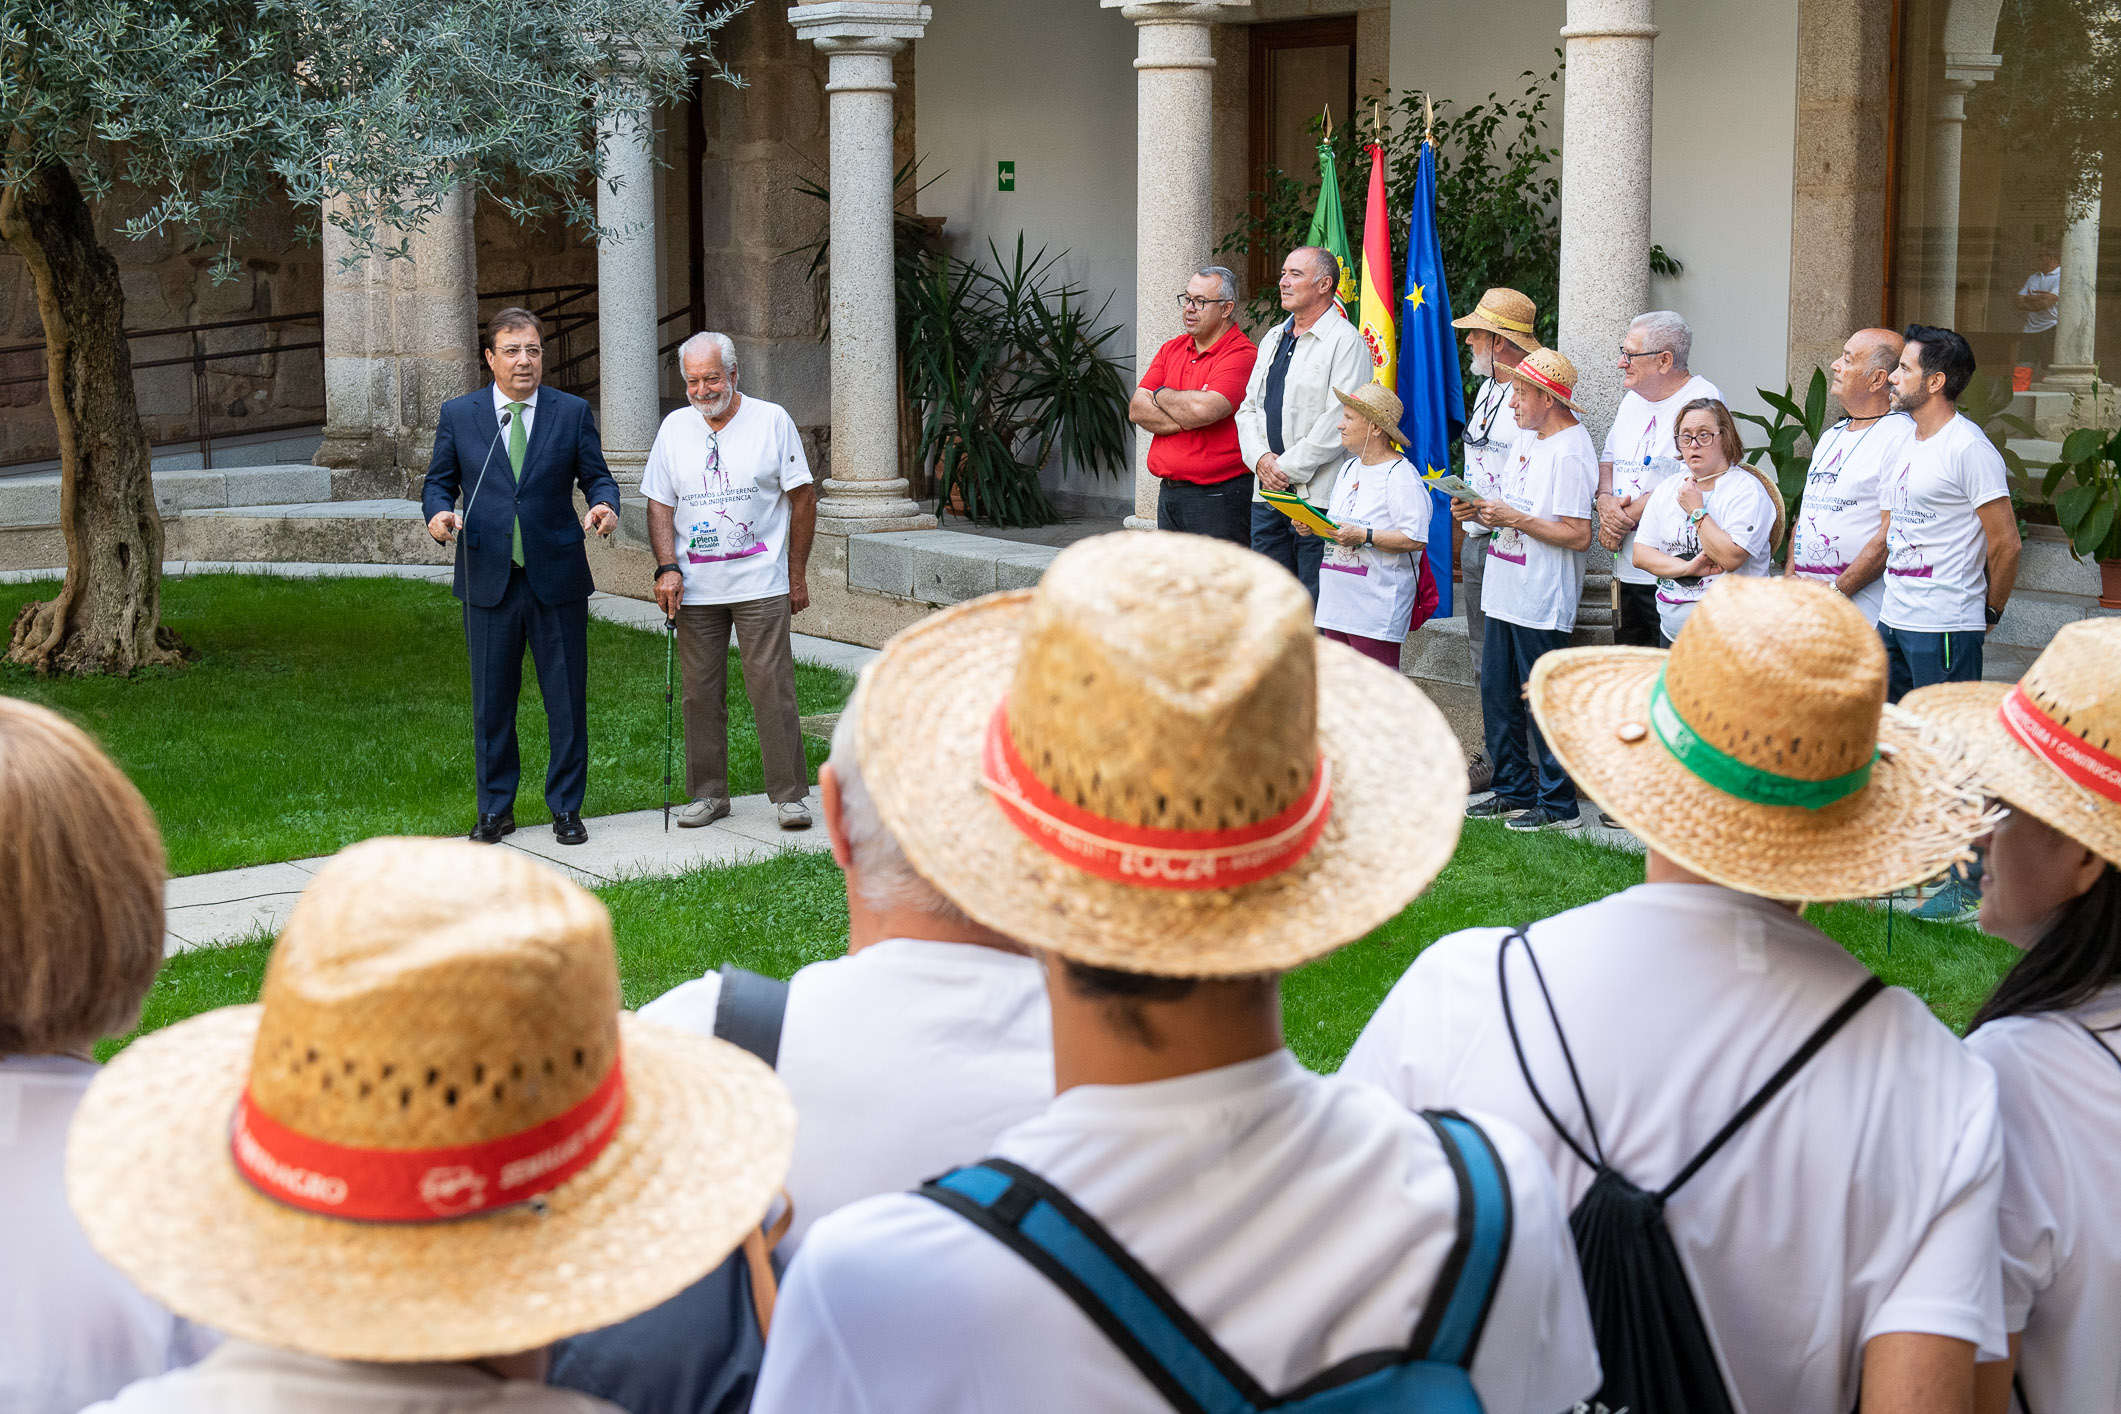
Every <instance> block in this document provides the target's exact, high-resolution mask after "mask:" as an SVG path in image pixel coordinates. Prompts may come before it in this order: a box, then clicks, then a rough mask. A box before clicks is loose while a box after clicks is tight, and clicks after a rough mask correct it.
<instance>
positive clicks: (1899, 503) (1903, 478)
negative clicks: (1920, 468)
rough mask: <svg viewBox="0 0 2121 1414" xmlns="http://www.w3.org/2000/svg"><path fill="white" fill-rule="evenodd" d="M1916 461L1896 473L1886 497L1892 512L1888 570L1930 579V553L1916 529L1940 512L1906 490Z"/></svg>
mask: <svg viewBox="0 0 2121 1414" xmlns="http://www.w3.org/2000/svg"><path fill="white" fill-rule="evenodd" d="M1914 465H1915V464H1914V462H1913V461H1909V462H1906V463H1904V464H1903V465H1902V466H1901V468H1900V470H1899V471H1898V472H1896V473H1895V474H1894V476H1893V491H1892V495H1891V497H1890V498H1889V499H1888V500H1887V501H1886V509H1887V510H1888V511H1890V512H1892V517H1893V518H1892V520H1891V522H1890V523H1889V525H1888V533H1887V535H1886V546H1885V572H1886V573H1887V574H1891V575H1900V576H1903V577H1905V578H1909V579H1928V578H1929V577H1930V573H1931V566H1930V561H1929V556H1928V554H1927V553H1925V552H1924V549H1923V547H1922V545H1921V544H1920V543H1919V542H1918V541H1917V539H1916V537H1915V534H1914V532H1915V531H1917V530H1918V529H1922V528H1925V527H1927V526H1928V525H1929V524H1930V523H1931V522H1932V521H1934V520H1936V519H1937V512H1936V511H1935V510H1933V509H1932V508H1930V507H1928V506H1917V505H1915V504H1914V502H1913V499H1912V498H1911V497H1910V496H1909V495H1908V493H1907V483H1908V473H1909V472H1910V471H1912V470H1913V469H1914Z"/></svg>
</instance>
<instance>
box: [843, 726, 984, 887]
mask: <svg viewBox="0 0 2121 1414" xmlns="http://www.w3.org/2000/svg"><path fill="white" fill-rule="evenodd" d="M861 700H862V691H861V689H860V688H859V687H857V688H855V690H854V695H853V696H852V697H850V698H848V699H847V706H846V707H845V709H844V710H842V711H841V713H840V720H839V724H838V725H837V726H835V727H834V728H833V729H832V754H831V756H829V757H827V758H826V761H825V764H826V765H828V766H830V767H831V768H832V775H833V778H834V779H835V780H836V781H838V782H839V790H840V828H841V829H843V830H844V831H846V833H847V851H848V853H850V854H852V855H853V856H854V867H855V868H857V869H859V870H860V871H861V875H862V883H861V887H862V898H863V900H864V901H865V902H866V903H868V905H869V906H870V907H871V908H879V909H882V908H905V909H912V910H915V911H916V912H920V913H925V914H927V915H928V916H929V917H931V918H934V919H936V920H937V921H939V922H942V923H946V924H950V925H952V926H954V927H958V928H968V927H971V926H972V920H971V919H969V918H967V917H966V916H965V915H964V913H963V912H962V911H961V910H960V909H959V908H958V907H957V905H956V904H954V903H952V902H950V900H948V899H946V898H944V897H943V896H942V895H941V894H940V893H938V892H936V889H935V886H934V885H933V884H931V883H929V882H928V881H927V880H926V879H923V878H922V877H921V876H920V875H919V874H917V873H915V872H914V868H913V865H912V863H911V862H909V861H908V860H907V858H906V852H905V851H904V850H903V849H901V848H899V842H898V839H897V838H896V837H895V836H894V835H893V834H892V833H891V831H890V830H889V829H888V828H887V827H886V826H885V824H884V821H883V817H882V816H880V815H878V814H877V813H876V802H875V801H874V800H871V799H870V798H869V787H868V784H867V783H866V782H864V781H863V780H862V768H861V764H860V763H859V762H858V761H857V760H856V759H855V745H854V732H855V725H854V724H855V721H856V719H857V713H858V712H859V711H860V708H861Z"/></svg>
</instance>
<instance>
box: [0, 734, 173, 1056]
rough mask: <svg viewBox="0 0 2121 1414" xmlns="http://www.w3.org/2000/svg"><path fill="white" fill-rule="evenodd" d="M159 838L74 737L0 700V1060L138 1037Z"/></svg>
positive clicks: (159, 877) (123, 784)
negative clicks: (131, 1034) (134, 1030)
mask: <svg viewBox="0 0 2121 1414" xmlns="http://www.w3.org/2000/svg"><path fill="white" fill-rule="evenodd" d="M165 874H166V865H165V863H164V859H163V854H162V835H161V832H160V831H158V830H157V829H156V828H155V817H154V816H153V814H151V813H150V812H149V810H148V808H147V802H146V801H145V800H142V799H141V798H140V792H139V791H137V790H135V789H134V788H133V783H132V782H131V781H129V780H127V779H126V778H125V773H124V772H122V771H120V770H119V769H118V768H117V767H116V766H115V765H113V764H112V763H111V760H110V758H109V757H108V756H105V755H104V754H103V752H102V750H101V749H100V748H98V747H97V745H96V744H95V742H93V741H91V740H90V739H89V737H88V735H87V734H86V733H85V732H83V731H82V730H81V729H80V728H79V727H76V726H75V725H74V724H73V723H71V722H69V721H67V720H66V719H65V718H63V717H61V716H59V715H58V714H57V713H56V712H51V711H48V710H46V709H45V708H43V707H38V706H35V705H34V704H31V703H28V702H22V701H18V700H16V699H14V698H0V1055H43V1054H49V1053H52V1052H56V1051H63V1050H67V1049H69V1048H71V1047H74V1046H79V1045H82V1044H84V1043H86V1042H89V1041H93V1040H96V1039H98V1038H99V1037H103V1036H109V1035H113V1034H117V1033H121V1032H124V1031H127V1030H130V1029H131V1027H132V1025H133V1023H134V1022H135V1021H136V1020H137V1019H138V1018H139V1014H140V999H141V998H142V997H144V996H146V995H147V989H148V987H149V986H151V985H152V984H153V982H154V980H155V972H156V971H157V970H158V969H159V968H160V967H161V965H162V883H163V879H164V876H165Z"/></svg>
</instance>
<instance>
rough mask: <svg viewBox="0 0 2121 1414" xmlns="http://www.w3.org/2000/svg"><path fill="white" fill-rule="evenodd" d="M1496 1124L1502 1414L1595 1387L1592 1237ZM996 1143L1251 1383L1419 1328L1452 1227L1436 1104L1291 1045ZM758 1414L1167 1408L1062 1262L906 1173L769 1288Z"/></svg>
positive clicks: (1494, 1384)
mask: <svg viewBox="0 0 2121 1414" xmlns="http://www.w3.org/2000/svg"><path fill="white" fill-rule="evenodd" d="M1470 1118H1472V1119H1473V1120H1474V1122H1475V1123H1477V1124H1479V1125H1481V1126H1482V1128H1483V1129H1484V1130H1485V1131H1486V1132H1487V1134H1488V1136H1489V1139H1490V1141H1491V1142H1492V1143H1493V1145H1494V1147H1495V1150H1496V1153H1497V1154H1498V1156H1499V1157H1500V1158H1501V1160H1502V1167H1503V1170H1504V1173H1505V1174H1506V1175H1507V1179H1508V1182H1509V1185H1510V1192H1511V1202H1512V1205H1513V1206H1512V1229H1511V1237H1510V1252H1509V1256H1508V1258H1507V1259H1506V1261H1505V1262H1504V1265H1503V1270H1502V1278H1501V1281H1500V1282H1499V1284H1498V1286H1497V1288H1496V1292H1495V1303H1494V1306H1493V1307H1492V1308H1491V1309H1490V1311H1489V1313H1488V1319H1487V1325H1486V1326H1485V1328H1484V1329H1483V1330H1482V1332H1481V1337H1480V1345H1479V1347H1478V1348H1477V1350H1476V1351H1475V1352H1474V1357H1473V1365H1472V1377H1473V1385H1474V1388H1475V1390H1476V1391H1477V1392H1478V1394H1479V1396H1480V1400H1481V1403H1482V1405H1483V1407H1485V1408H1486V1409H1487V1411H1488V1414H1555V1411H1558V1410H1564V1409H1568V1408H1571V1407H1573V1406H1574V1404H1575V1403H1576V1401H1578V1400H1580V1399H1585V1398H1588V1397H1589V1396H1590V1394H1591V1392H1592V1391H1593V1390H1594V1389H1595V1388H1596V1387H1597V1385H1598V1353H1597V1347H1596V1344H1595V1342H1594V1341H1593V1339H1592V1335H1591V1327H1590V1316H1589V1313H1588V1311H1587V1310H1586V1307H1585V1302H1584V1296H1583V1278H1582V1275H1581V1273H1580V1271H1579V1270H1578V1268H1577V1265H1576V1251H1575V1248H1574V1246H1573V1245H1572V1244H1571V1242H1570V1238H1569V1230H1568V1225H1567V1223H1566V1221H1565V1220H1564V1219H1563V1217H1562V1214H1561V1206H1560V1204H1559V1203H1558V1202H1556V1201H1555V1197H1554V1188H1553V1180H1552V1178H1551V1176H1550V1175H1549V1174H1548V1173H1547V1172H1546V1171H1545V1165H1544V1164H1543V1163H1542V1162H1541V1160H1540V1155H1539V1151H1538V1150H1537V1149H1536V1148H1534V1147H1533V1146H1532V1144H1531V1143H1530V1142H1529V1141H1528V1140H1527V1139H1526V1138H1525V1136H1524V1135H1523V1134H1522V1133H1520V1132H1519V1131H1518V1130H1516V1129H1515V1128H1514V1127H1512V1126H1511V1125H1509V1124H1504V1123H1496V1124H1493V1125H1492V1126H1491V1125H1490V1123H1489V1120H1488V1117H1487V1116H1484V1115H1480V1114H1472V1115H1471V1116H1470ZM994 1152H995V1153H996V1154H997V1155H999V1156H1000V1157H1002V1158H1006V1159H1009V1160H1012V1161H1014V1162H1016V1163H1018V1164H1021V1165H1023V1166H1024V1167H1025V1168H1028V1169H1030V1170H1031V1171H1032V1172H1034V1173H1037V1174H1040V1175H1042V1176H1044V1177H1045V1178H1046V1179H1047V1180H1048V1181H1050V1182H1051V1183H1053V1184H1054V1185H1055V1186H1056V1187H1058V1188H1060V1189H1061V1190H1062V1191H1063V1192H1064V1193H1066V1194H1067V1195H1068V1196H1069V1197H1070V1198H1072V1199H1074V1201H1075V1202H1076V1203H1077V1204H1078V1205H1079V1206H1080V1207H1082V1208H1083V1209H1084V1210H1086V1211H1087V1212H1088V1213H1089V1214H1090V1215H1091V1216H1092V1217H1094V1218H1095V1219H1097V1221H1098V1222H1099V1223H1101V1224H1102V1225H1103V1226H1104V1227H1105V1228H1106V1229H1107V1230H1108V1231H1109V1232H1110V1233H1111V1234H1112V1236H1113V1237H1114V1238H1115V1239H1117V1240H1118V1242H1119V1243H1120V1244H1121V1245H1122V1246H1124V1247H1125V1248H1126V1249H1127V1251H1128V1252H1130V1253H1131V1254H1133V1256H1134V1258H1135V1259H1136V1260H1137V1261H1139V1262H1140V1263H1141V1264H1142V1265H1143V1266H1144V1267H1146V1268H1148V1269H1149V1271H1151V1272H1153V1273H1155V1275H1156V1277H1157V1279H1158V1280H1159V1281H1161V1282H1162V1283H1163V1284H1164V1285H1165V1286H1166V1287H1167V1288H1168V1289H1169V1290H1170V1292H1171V1294H1172V1296H1173V1297H1174V1298H1176V1300H1177V1301H1178V1303H1179V1305H1181V1306H1182V1307H1184V1308H1185V1309H1186V1310H1187V1311H1188V1312H1189V1313H1191V1315H1192V1316H1193V1317H1194V1319H1196V1320H1197V1321H1199V1322H1200V1324H1201V1325H1202V1326H1204V1327H1206V1329H1207V1331H1208V1333H1209V1334H1210V1335H1211V1336H1212V1337H1213V1338H1214V1339H1215V1340H1216V1342H1217V1343H1219V1344H1220V1345H1221V1346H1222V1347H1223V1349H1224V1350H1226V1351H1227V1352H1229V1354H1230V1356H1231V1357H1232V1358H1233V1359H1234V1360H1235V1361H1236V1362H1237V1363H1238V1364H1239V1365H1241V1366H1242V1367H1243V1368H1244V1369H1245V1370H1246V1371H1247V1372H1248V1373H1249V1374H1250V1375H1251V1376H1252V1378H1253V1379H1255V1380H1256V1381H1258V1382H1259V1383H1260V1384H1261V1385H1263V1386H1265V1387H1266V1389H1268V1390H1269V1391H1271V1392H1273V1393H1277V1394H1278V1393H1281V1392H1284V1391H1288V1390H1291V1389H1294V1388H1295V1387H1296V1386H1298V1385H1300V1384H1301V1383H1303V1382H1304V1381H1305V1380H1308V1379H1310V1378H1311V1377H1312V1376H1314V1375H1316V1374H1318V1373H1319V1372H1321V1371H1323V1370H1325V1369H1327V1368H1329V1367H1331V1366H1333V1365H1335V1364H1337V1363H1339V1362H1340V1361H1343V1360H1346V1359H1348V1358H1350V1357H1352V1356H1355V1355H1359V1354H1365V1353H1368V1352H1370V1351H1376V1350H1389V1349H1394V1348H1397V1349H1404V1348H1405V1347H1406V1344H1407V1340H1408V1338H1409V1336H1411V1335H1412V1333H1413V1331H1414V1328H1415V1326H1416V1324H1417V1323H1418V1322H1419V1320H1420V1318H1421V1312H1422V1308H1423V1306H1424V1305H1425V1304H1426V1303H1427V1301H1428V1299H1429V1297H1430V1294H1431V1293H1432V1292H1433V1290H1434V1289H1435V1285H1436V1279H1437V1275H1438V1273H1439V1272H1440V1271H1441V1269H1442V1266H1443V1263H1444V1259H1445V1257H1446V1255H1447V1254H1448V1253H1449V1252H1450V1250H1451V1247H1452V1244H1453V1242H1454V1240H1455V1238H1456V1235H1457V1212H1458V1195H1457V1182H1456V1180H1455V1179H1454V1178H1453V1177H1452V1173H1451V1169H1450V1166H1449V1163H1448V1161H1447V1160H1446V1158H1445V1157H1444V1154H1443V1151H1442V1148H1441V1146H1440V1145H1439V1144H1438V1142H1437V1140H1436V1136H1435V1132H1434V1131H1433V1130H1431V1129H1430V1127H1429V1126H1428V1124H1427V1123H1426V1122H1425V1121H1423V1120H1421V1119H1419V1118H1417V1117H1416V1116H1414V1115H1410V1114H1408V1113H1407V1112H1406V1111H1404V1110H1402V1109H1401V1108H1400V1107H1399V1106H1397V1105H1396V1104H1394V1103H1393V1102H1392V1101H1391V1100H1390V1099H1389V1098H1388V1097H1386V1096H1385V1095H1383V1094H1381V1093H1379V1092H1378V1091H1377V1090H1375V1089H1374V1088H1372V1087H1370V1086H1367V1085H1354V1084H1350V1083H1348V1082H1347V1081H1345V1080H1339V1079H1336V1078H1334V1077H1332V1076H1326V1075H1313V1074H1311V1073H1310V1072H1308V1071H1306V1070H1305V1069H1304V1068H1303V1067H1302V1066H1301V1065H1299V1064H1298V1063H1297V1061H1296V1058H1295V1057H1294V1056H1292V1055H1290V1054H1289V1053H1288V1052H1287V1051H1276V1052H1274V1053H1272V1054H1270V1055H1265V1056H1261V1057H1259V1058H1258V1059H1256V1060H1249V1061H1241V1062H1239V1063H1237V1064H1235V1065H1227V1066H1223V1067H1221V1068H1219V1069H1216V1070H1209V1071H1202V1072H1198V1073H1195V1074H1191V1075H1183V1076H1179V1077H1177V1078H1175V1079H1171V1080H1158V1081H1150V1082H1146V1083H1143V1084H1137V1085H1079V1086H1076V1087H1074V1088H1072V1089H1070V1090H1068V1091H1066V1092H1065V1093H1063V1094H1062V1095H1060V1096H1059V1097H1058V1098H1057V1099H1055V1100H1054V1102H1053V1104H1052V1106H1051V1107H1050V1108H1049V1109H1047V1111H1046V1112H1045V1113H1044V1114H1042V1115H1040V1116H1039V1117H1038V1118H1036V1119H1033V1120H1029V1121H1027V1122H1026V1123H1023V1124H1020V1125H1018V1126H1017V1127H1016V1128H1014V1129H1012V1130H1010V1131H1009V1132H1008V1133H1007V1134H1004V1135H1003V1136H1002V1137H1001V1138H1000V1140H998V1141H997V1142H996V1144H995V1146H994ZM751 1407H752V1409H753V1410H754V1411H755V1414H887V1412H890V1414H895V1412H896V1411H904V1414H915V1411H918V1414H994V1411H996V1410H1007V1411H1009V1414H1087V1411H1093V1410H1094V1411H1096V1412H1097V1414H1170V1411H1171V1405H1170V1402H1169V1401H1168V1400H1166V1399H1165V1397H1164V1396H1163V1395H1162V1394H1160V1393H1159V1392H1158V1391H1157V1389H1156V1387H1155V1386H1154V1385H1152V1384H1150V1383H1149V1381H1148V1379H1147V1378H1146V1377H1144V1376H1143V1375H1142V1374H1141V1372H1140V1371H1139V1370H1138V1369H1137V1368H1136V1367H1135V1366H1134V1365H1133V1364H1132V1363H1131V1362H1130V1361H1129V1360H1128V1359H1127V1357H1126V1356H1125V1355H1123V1354H1121V1353H1120V1351H1119V1349H1118V1348H1117V1347H1115V1346H1114V1345H1113V1343H1112V1341H1111V1339H1110V1337H1108V1336H1107V1335H1106V1334H1105V1333H1104V1331H1103V1330H1102V1329H1100V1328H1099V1327H1098V1326H1097V1325H1095V1324H1093V1323H1092V1321H1091V1319H1090V1318H1089V1316H1087V1315H1085V1314H1084V1312H1083V1311H1082V1309H1081V1308H1080V1307H1078V1306H1077V1305H1076V1304H1075V1302H1074V1301H1072V1300H1071V1299H1069V1297H1068V1296H1067V1295H1066V1294H1065V1293H1064V1292H1063V1291H1062V1290H1061V1289H1060V1288H1059V1287H1057V1286H1055V1285H1054V1284H1053V1282H1052V1281H1051V1280H1049V1279H1048V1278H1047V1277H1046V1276H1044V1275H1043V1274H1042V1273H1040V1272H1039V1271H1038V1270H1037V1269H1036V1268H1034V1267H1033V1266H1032V1265H1031V1264H1030V1263H1029V1262H1026V1261H1025V1260H1024V1259H1023V1258H1022V1257H1021V1256H1019V1255H1018V1254H1017V1253H1016V1252H1014V1251H1012V1250H1011V1249H1010V1248H1007V1247H1004V1246H1003V1245H1002V1244H1001V1243H1000V1242H997V1241H996V1240H995V1239H994V1238H993V1237H991V1236H989V1235H988V1234H987V1233H986V1232H984V1231H982V1230H981V1229H979V1228H977V1227H974V1226H973V1225H972V1224H971V1223H970V1222H968V1221H966V1220H965V1219H964V1218H963V1217H961V1216H959V1215H958V1214H957V1213H954V1212H952V1211H950V1210H949V1209H946V1208H944V1207H943V1206H942V1205H941V1204H939V1203H936V1202H934V1201H932V1200H931V1199H928V1198H923V1197H920V1196H918V1195H915V1194H910V1193H898V1194H888V1195H886V1196H883V1197H879V1198H870V1199H867V1200H865V1201H863V1202H860V1203H856V1204H854V1205H853V1206H851V1207H846V1208H842V1209H840V1211H838V1212H837V1213H834V1214H832V1215H831V1216H830V1217H828V1218H826V1219H825V1220H824V1221H822V1222H820V1223H819V1224H818V1225H817V1226H816V1227H814V1228H812V1229H811V1232H810V1238H809V1240H808V1241H807V1242H805V1243H804V1244H803V1250H802V1252H801V1253H800V1254H799V1255H798V1256H797V1257H796V1259H795V1262H794V1265H792V1266H791V1267H790V1268H789V1269H788V1278H787V1281H786V1282H785V1283H784V1284H783V1285H782V1287H781V1292H780V1303H779V1305H777V1306H776V1307H775V1308H774V1314H773V1339H772V1340H771V1341H769V1342H768V1343H767V1346H766V1363H765V1368H764V1369H762V1370H761V1371H760V1373H759V1385H758V1395H757V1398H756V1399H755V1400H754V1401H753V1403H752V1406H751Z"/></svg>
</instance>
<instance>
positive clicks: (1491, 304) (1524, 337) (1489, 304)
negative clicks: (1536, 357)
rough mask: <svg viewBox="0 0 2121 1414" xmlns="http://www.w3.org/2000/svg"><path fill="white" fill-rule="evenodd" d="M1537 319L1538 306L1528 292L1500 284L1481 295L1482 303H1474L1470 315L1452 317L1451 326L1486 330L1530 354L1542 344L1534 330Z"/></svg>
mask: <svg viewBox="0 0 2121 1414" xmlns="http://www.w3.org/2000/svg"><path fill="white" fill-rule="evenodd" d="M1538 318H1539V306H1537V305H1535V304H1533V303H1532V300H1531V297H1530V296H1529V295H1525V294H1521V293H1519V292H1518V291H1516V290H1512V289H1509V288H1507V287H1504V286H1497V287H1496V288H1494V289H1492V290H1489V291H1488V292H1487V293H1486V294H1484V295H1482V296H1481V297H1480V303H1478V304H1476V305H1474V306H1473V312H1472V313H1471V314H1468V315H1466V316H1465V317H1464V318H1462V319H1454V320H1452V321H1451V327H1452V328H1453V329H1485V330H1487V331H1488V332H1489V333H1490V334H1499V335H1501V336H1502V337H1503V338H1505V339H1508V340H1509V341H1510V342H1511V343H1513V344H1515V345H1517V347H1519V348H1521V349H1523V350H1524V351H1525V352H1526V353H1531V352H1532V351H1533V350H1535V349H1537V348H1539V347H1540V343H1539V336H1538V335H1536V334H1534V333H1533V332H1532V326H1533V325H1534V323H1536V322H1537V320H1538Z"/></svg>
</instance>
